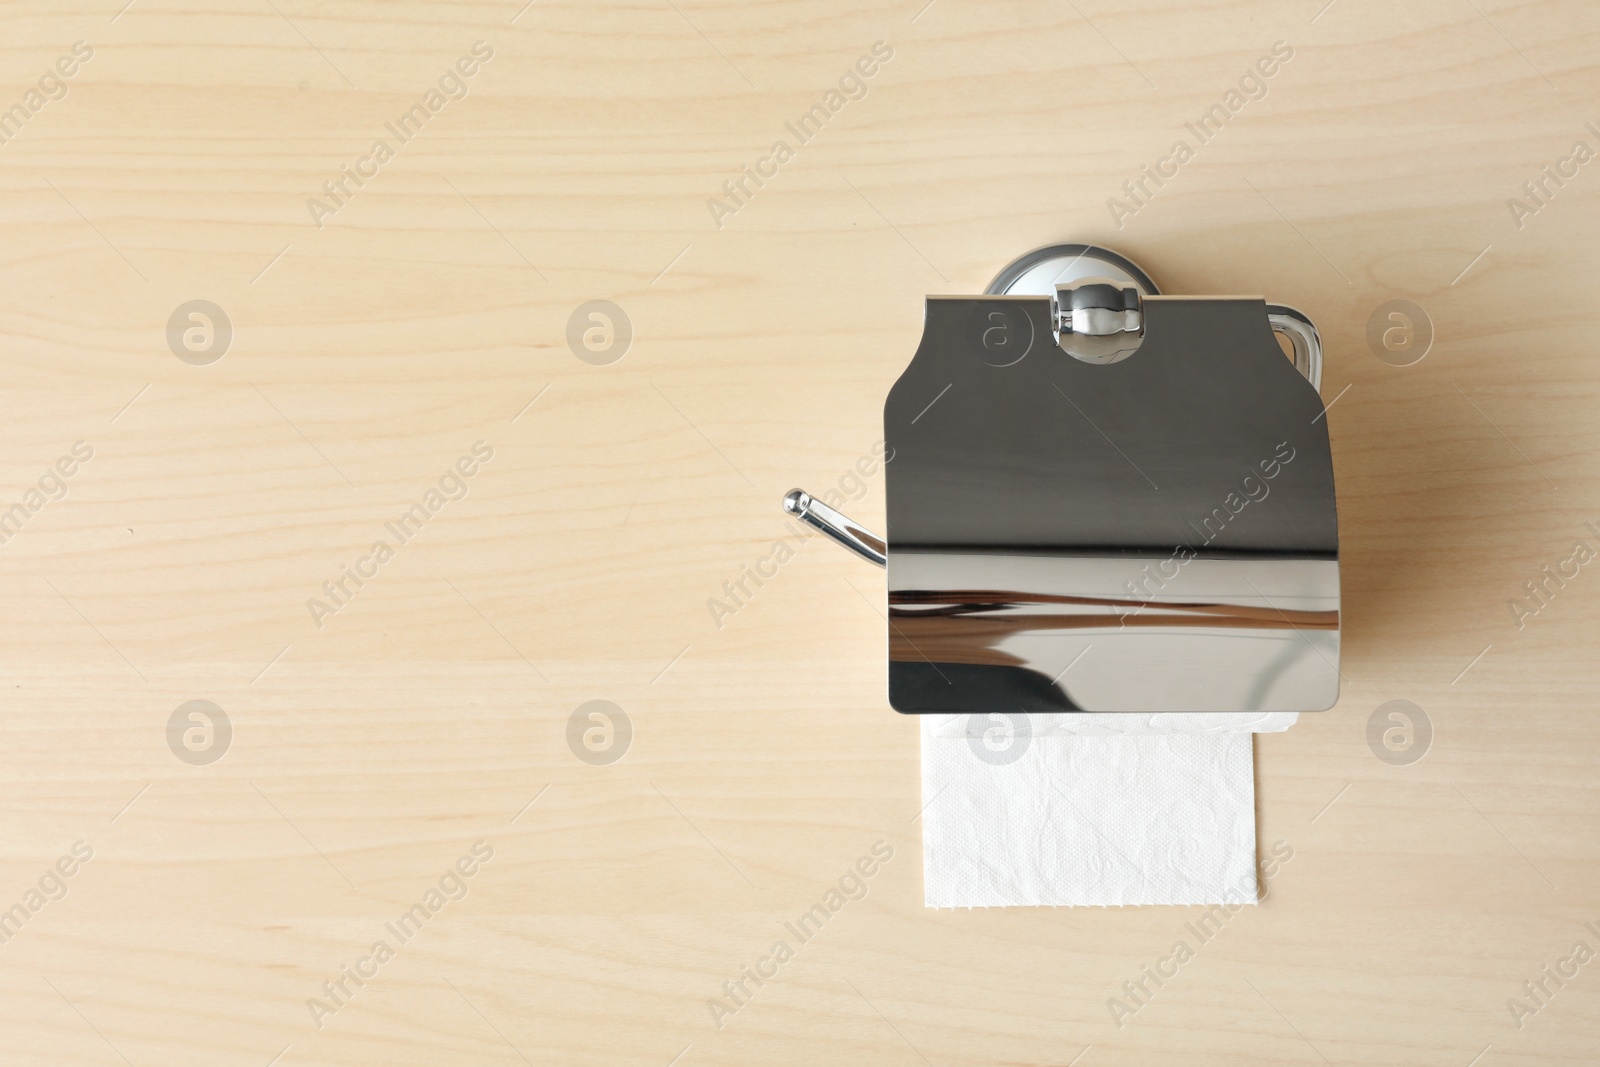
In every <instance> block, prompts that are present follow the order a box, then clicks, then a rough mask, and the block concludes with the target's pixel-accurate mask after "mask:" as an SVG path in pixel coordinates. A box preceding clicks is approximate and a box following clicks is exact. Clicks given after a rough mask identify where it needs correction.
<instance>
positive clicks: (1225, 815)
mask: <svg viewBox="0 0 1600 1067" xmlns="http://www.w3.org/2000/svg"><path fill="white" fill-rule="evenodd" d="M1297 717H1298V716H1296V715H1294V714H1292V713H1290V714H1283V713H1264V714H1198V715H1196V714H1188V715H1118V714H1114V715H1024V714H1020V713H1018V714H1008V715H970V716H969V715H923V716H921V719H922V801H923V804H924V808H923V812H922V842H923V885H924V897H925V900H926V903H927V906H928V907H930V908H978V907H991V908H992V907H1017V906H1028V905H1083V904H1098V905H1107V904H1119V905H1120V904H1220V903H1228V902H1230V901H1232V902H1237V901H1241V900H1243V901H1248V902H1250V903H1254V902H1255V900H1256V824H1255V764H1254V757H1253V754H1252V745H1253V740H1254V739H1253V734H1255V733H1261V732H1277V731H1281V730H1287V729H1288V728H1289V727H1290V726H1292V725H1293V724H1294V722H1295V720H1296V718H1297Z"/></svg>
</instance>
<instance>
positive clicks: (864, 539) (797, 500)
mask: <svg viewBox="0 0 1600 1067" xmlns="http://www.w3.org/2000/svg"><path fill="white" fill-rule="evenodd" d="M783 510H784V511H787V512H788V513H789V514H791V515H793V516H795V517H796V518H797V519H799V520H800V521H801V522H803V523H806V524H807V525H809V526H814V527H816V528H817V529H819V530H821V531H822V532H823V533H825V534H827V535H828V536H829V537H831V538H833V539H834V540H835V541H837V542H839V543H840V544H841V545H843V546H844V547H846V548H848V549H849V550H850V551H852V552H854V553H855V554H856V555H858V556H860V557H861V558H862V559H864V560H868V561H869V562H872V563H876V564H877V565H878V566H880V567H882V566H883V565H884V563H885V560H886V557H885V555H884V553H885V551H886V550H887V548H888V546H887V545H885V544H884V541H883V538H881V537H879V536H878V535H877V534H874V533H872V532H871V531H870V530H868V529H866V528H865V527H863V526H862V525H861V524H860V523H857V522H855V521H854V520H852V519H850V518H848V517H847V516H844V515H841V514H839V513H838V512H837V511H835V510H833V509H832V508H830V507H829V506H828V505H826V504H824V503H823V502H822V501H820V500H818V499H816V498H815V497H813V496H812V495H811V494H810V493H808V492H806V491H805V490H804V489H791V490H789V492H788V493H787V494H786V495H785V496H784V498H783Z"/></svg>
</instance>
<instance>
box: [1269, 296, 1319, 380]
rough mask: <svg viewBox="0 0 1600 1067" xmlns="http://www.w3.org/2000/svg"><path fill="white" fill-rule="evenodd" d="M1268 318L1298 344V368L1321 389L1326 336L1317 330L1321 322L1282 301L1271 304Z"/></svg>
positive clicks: (1295, 356) (1296, 365) (1273, 325)
mask: <svg viewBox="0 0 1600 1067" xmlns="http://www.w3.org/2000/svg"><path fill="white" fill-rule="evenodd" d="M1267 321H1268V322H1269V323H1271V324H1272V328H1273V330H1274V331H1276V332H1277V333H1281V334H1283V335H1284V336H1285V337H1287V338H1288V339H1289V343H1290V344H1291V345H1293V346H1294V369H1295V370H1297V371H1299V372H1300V374H1301V375H1302V376H1303V377H1304V378H1305V380H1306V381H1308V382H1310V383H1311V388H1313V389H1315V390H1317V391H1318V392H1321V391H1322V338H1321V336H1320V335H1318V333H1317V324H1316V323H1314V322H1312V321H1311V319H1310V318H1308V317H1307V316H1306V314H1305V312H1303V311H1296V310H1295V309H1294V308H1292V307H1285V306H1284V305H1282V304H1268V305H1267Z"/></svg>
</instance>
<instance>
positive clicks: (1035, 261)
mask: <svg viewBox="0 0 1600 1067" xmlns="http://www.w3.org/2000/svg"><path fill="white" fill-rule="evenodd" d="M1083 278H1102V279H1105V280H1106V281H1111V282H1115V283H1116V284H1117V285H1119V286H1132V287H1133V288H1135V289H1138V290H1139V291H1140V292H1142V293H1143V294H1144V295H1145V296H1159V295H1161V290H1160V289H1157V288H1156V283H1155V282H1154V281H1152V280H1151V278H1150V275H1148V274H1146V273H1145V272H1144V271H1143V270H1142V269H1140V267H1139V265H1138V264H1137V263H1135V262H1133V260H1131V259H1128V258H1127V257H1126V256H1121V255H1118V254H1117V253H1115V252H1113V251H1111V249H1109V248H1101V247H1100V246H1099V245H1080V244H1066V245H1050V246H1048V247H1045V248H1036V249H1034V250H1033V251H1032V252H1029V253H1028V254H1027V255H1025V256H1023V257H1022V258H1020V259H1016V260H1013V261H1012V262H1011V263H1010V264H1009V265H1007V266H1006V268H1005V269H1004V270H1002V271H1001V272H1000V273H999V274H997V275H995V277H994V281H992V282H990V283H989V287H988V288H987V289H985V290H984V293H985V294H987V295H989V296H1055V295H1056V286H1058V285H1067V284H1070V283H1072V282H1075V281H1078V280H1080V279H1083Z"/></svg>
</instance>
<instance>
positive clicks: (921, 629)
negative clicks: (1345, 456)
mask: <svg viewBox="0 0 1600 1067" xmlns="http://www.w3.org/2000/svg"><path fill="white" fill-rule="evenodd" d="M1275 335H1276V336H1275ZM1278 337H1282V338H1283V339H1284V340H1285V342H1286V344H1287V351H1286V350H1285V348H1284V347H1283V346H1280V344H1279V343H1278V340H1277V338H1278ZM1286 355H1287V356H1288V357H1289V358H1285V356H1286ZM1321 377H1322V346H1321V342H1320V339H1319V337H1318V334H1317V330H1316V327H1315V325H1313V324H1312V322H1311V320H1310V319H1309V318H1307V317H1306V316H1305V315H1303V314H1301V313H1300V312H1298V311H1296V310H1294V309H1293V308H1289V307H1284V306H1281V305H1275V304H1268V303H1266V302H1265V301H1264V300H1263V299H1262V298H1260V297H1219V296H1207V297H1192V296H1168V295H1163V294H1161V293H1160V291H1159V290H1158V289H1157V287H1156V285H1155V283H1154V282H1153V281H1152V280H1151V279H1150V276H1149V275H1148V274H1146V273H1145V272H1144V271H1143V270H1141V269H1140V268H1139V267H1138V266H1137V265H1136V264H1134V263H1133V262H1131V261H1130V260H1128V259H1126V258H1125V257H1123V256H1121V255H1118V254H1117V253H1116V252H1113V251H1111V250H1109V249H1106V248H1100V247H1096V246H1093V245H1083V244H1069V245H1055V246H1051V247H1048V248H1041V249H1038V250H1036V251H1034V252H1031V253H1029V254H1028V255H1026V256H1023V257H1022V258H1020V259H1018V260H1016V261H1015V262H1013V263H1012V264H1010V265H1009V266H1007V267H1006V268H1005V269H1004V270H1002V271H1001V272H1000V274H999V275H998V276H996V278H995V279H994V281H993V282H991V283H990V284H989V287H988V288H987V289H986V290H985V292H984V294H983V295H981V296H930V297H928V298H927V304H926V315H925V319H924V326H923V335H922V341H921V343H920V345H919V346H918V348H917V352H916V354H915V355H914V356H913V357H912V360H911V363H910V365H909V366H908V367H907V368H906V369H905V371H904V372H903V373H902V374H901V375H900V378H899V380H898V381H896V382H895V384H894V386H893V387H892V388H891V389H890V391H889V396H888V399H887V401H886V402H885V404H884V441H885V444H886V446H887V447H886V455H887V457H888V459H889V460H891V461H892V462H887V463H886V464H885V467H884V478H885V495H886V516H887V523H888V529H887V531H886V533H887V536H886V537H878V536H876V535H875V534H873V533H872V532H871V531H869V530H867V529H866V528H865V527H863V526H861V525H860V524H859V523H855V522H853V521H851V520H850V519H849V518H847V517H845V516H844V515H842V514H840V513H839V512H838V511H836V510H834V509H833V508H831V507H828V506H827V505H826V504H824V503H822V502H821V501H819V500H816V499H815V498H813V497H811V496H810V495H809V494H807V493H805V492H804V491H802V490H799V489H795V490H792V491H791V492H790V493H789V494H788V495H787V496H786V497H785V498H784V502H783V503H784V508H785V509H786V510H787V511H788V512H789V513H791V514H793V515H795V516H796V517H798V518H800V519H802V520H804V521H805V522H807V523H809V524H810V525H811V526H813V527H815V528H817V529H818V530H820V531H822V532H823V533H825V534H827V535H828V536H829V537H831V538H832V539H834V540H835V541H837V542H839V543H840V544H842V545H844V546H845V547H847V548H849V549H850V550H852V551H853V552H855V553H856V554H857V555H860V556H862V557H863V558H865V559H867V560H870V561H871V562H874V563H877V564H879V565H880V566H886V567H887V571H888V605H887V608H888V610H887V618H888V627H887V630H888V632H887V646H888V690H889V703H890V704H891V706H893V707H894V708H895V710H897V711H900V712H904V713H911V714H921V713H973V712H994V711H1000V712H1010V711H1022V712H1030V713H1038V712H1042V713H1075V712H1147V713H1149V712H1156V713H1159V712H1251V711H1257V712H1273V711H1321V710H1325V709H1327V708H1329V707H1332V706H1333V704H1334V702H1335V701H1336V700H1337V699H1338V694H1339V536H1338V517H1337V511H1336V506H1335V498H1334V482H1333V459H1332V453H1331V450H1330V447H1329V440H1328V429H1327V419H1326V418H1325V417H1324V416H1325V414H1326V410H1325V408H1324V407H1323V404H1322V400H1321V398H1320V395H1319V392H1318V389H1319V387H1320V385H1321Z"/></svg>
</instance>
